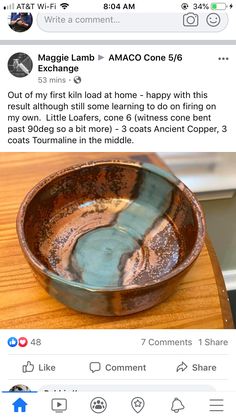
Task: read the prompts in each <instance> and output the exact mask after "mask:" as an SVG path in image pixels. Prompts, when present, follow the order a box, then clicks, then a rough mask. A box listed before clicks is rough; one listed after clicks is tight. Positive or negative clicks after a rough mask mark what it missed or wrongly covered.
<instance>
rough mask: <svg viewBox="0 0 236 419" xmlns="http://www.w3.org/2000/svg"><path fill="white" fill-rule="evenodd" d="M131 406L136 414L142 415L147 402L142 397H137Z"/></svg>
mask: <svg viewBox="0 0 236 419" xmlns="http://www.w3.org/2000/svg"><path fill="white" fill-rule="evenodd" d="M131 406H132V408H133V409H134V411H135V412H136V413H140V412H141V410H143V408H144V406H145V402H144V400H143V399H142V397H135V398H134V399H133V400H132V402H131Z"/></svg>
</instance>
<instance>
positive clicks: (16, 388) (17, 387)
mask: <svg viewBox="0 0 236 419" xmlns="http://www.w3.org/2000/svg"><path fill="white" fill-rule="evenodd" d="M9 391H13V392H18V391H30V389H29V387H28V386H26V385H25V384H16V385H14V386H13V387H11V388H10V390H9Z"/></svg>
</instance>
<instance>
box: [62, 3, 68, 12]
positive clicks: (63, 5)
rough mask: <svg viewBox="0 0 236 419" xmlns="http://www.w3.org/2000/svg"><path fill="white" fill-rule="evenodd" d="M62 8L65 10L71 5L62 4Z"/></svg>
mask: <svg viewBox="0 0 236 419" xmlns="http://www.w3.org/2000/svg"><path fill="white" fill-rule="evenodd" d="M60 6H61V7H62V9H64V10H65V9H67V7H69V3H61V4H60Z"/></svg>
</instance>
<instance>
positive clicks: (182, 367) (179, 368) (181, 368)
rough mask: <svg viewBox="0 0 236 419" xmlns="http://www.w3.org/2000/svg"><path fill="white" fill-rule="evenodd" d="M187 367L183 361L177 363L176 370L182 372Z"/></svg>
mask: <svg viewBox="0 0 236 419" xmlns="http://www.w3.org/2000/svg"><path fill="white" fill-rule="evenodd" d="M187 368H188V366H187V365H186V364H185V362H181V364H179V365H178V367H177V369H176V372H180V371H182V372H184V371H185V370H186V369H187Z"/></svg>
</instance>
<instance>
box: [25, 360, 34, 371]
mask: <svg viewBox="0 0 236 419" xmlns="http://www.w3.org/2000/svg"><path fill="white" fill-rule="evenodd" d="M22 371H23V372H24V373H26V372H33V371H34V364H32V363H31V362H30V361H27V363H26V364H25V365H22Z"/></svg>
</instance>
